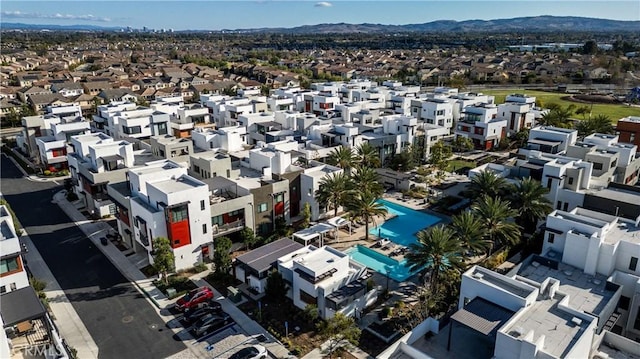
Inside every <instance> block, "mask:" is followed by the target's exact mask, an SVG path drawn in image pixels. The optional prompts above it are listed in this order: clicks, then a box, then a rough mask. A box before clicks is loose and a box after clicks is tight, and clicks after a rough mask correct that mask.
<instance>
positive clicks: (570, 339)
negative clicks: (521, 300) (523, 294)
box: [504, 295, 590, 358]
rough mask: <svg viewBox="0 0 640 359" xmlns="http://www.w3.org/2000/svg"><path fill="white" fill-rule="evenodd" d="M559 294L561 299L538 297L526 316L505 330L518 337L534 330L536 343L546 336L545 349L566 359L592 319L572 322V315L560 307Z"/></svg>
mask: <svg viewBox="0 0 640 359" xmlns="http://www.w3.org/2000/svg"><path fill="white" fill-rule="evenodd" d="M556 296H557V297H558V298H553V299H539V300H537V301H535V302H534V303H533V304H531V305H530V306H528V307H526V308H525V309H524V313H523V315H521V316H520V317H519V318H518V320H517V321H514V322H513V323H511V325H510V326H509V327H507V328H505V329H504V331H505V332H506V333H507V334H509V335H511V336H513V337H515V338H520V337H522V336H524V335H526V334H527V333H529V332H530V331H533V340H532V342H534V343H535V342H536V341H537V340H538V338H540V336H542V335H544V351H545V352H546V353H549V354H551V355H553V356H554V357H556V358H565V357H566V356H567V354H568V352H569V351H570V350H571V349H572V348H573V346H574V344H575V343H576V342H577V341H578V339H579V338H580V337H581V336H582V334H583V333H584V332H585V330H586V328H587V327H588V326H589V324H590V322H588V321H586V320H581V321H580V323H579V324H576V322H573V321H572V319H573V318H574V316H573V314H571V313H569V312H567V311H564V310H560V309H559V308H558V302H559V301H560V300H561V299H562V298H561V297H560V296H559V295H556Z"/></svg>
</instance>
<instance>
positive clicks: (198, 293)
mask: <svg viewBox="0 0 640 359" xmlns="http://www.w3.org/2000/svg"><path fill="white" fill-rule="evenodd" d="M212 298H213V291H212V290H211V288H209V287H200V288H197V289H194V290H192V291H190V292H189V293H187V294H185V295H184V297H182V298H180V299H178V301H177V302H176V309H178V310H179V311H181V312H182V311H185V310H187V309H193V308H195V307H197V306H198V304H200V303H204V302H206V301H208V300H210V299H212Z"/></svg>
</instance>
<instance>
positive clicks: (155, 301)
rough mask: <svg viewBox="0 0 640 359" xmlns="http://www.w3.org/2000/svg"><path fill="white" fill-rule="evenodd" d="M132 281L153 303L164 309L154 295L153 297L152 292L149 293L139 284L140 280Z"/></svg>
mask: <svg viewBox="0 0 640 359" xmlns="http://www.w3.org/2000/svg"><path fill="white" fill-rule="evenodd" d="M131 283H133V285H134V286H136V288H138V290H139V291H141V292H142V293H143V294H144V295H145V296H146V297H147V298H149V299H150V300H151V303H153V305H155V306H156V308H158V309H160V310H162V307H161V306H160V303H158V301H157V300H156V299H155V298H154V297H152V296H151V294H149V292H147V291H146V290H144V288H142V287H141V286H140V284H138V282H136V281H131Z"/></svg>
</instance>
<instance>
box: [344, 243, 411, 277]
mask: <svg viewBox="0 0 640 359" xmlns="http://www.w3.org/2000/svg"><path fill="white" fill-rule="evenodd" d="M345 253H347V254H348V255H349V256H350V257H351V258H352V259H353V260H355V261H356V262H358V263H360V264H363V265H365V266H367V267H369V268H371V269H373V270H375V271H376V272H378V273H381V274H384V275H386V276H388V277H389V278H391V279H393V280H395V281H397V282H403V281H405V280H407V279H408V278H410V277H411V276H413V275H414V274H415V272H411V271H410V270H409V266H408V265H407V261H406V260H402V261H398V260H396V259H393V258H390V257H388V256H386V255H384V254H382V253H380V252H378V251H376V250H374V249H371V248H367V247H366V246H363V245H361V244H358V245H356V246H355V247H351V248H349V249H348V250H346V251H345Z"/></svg>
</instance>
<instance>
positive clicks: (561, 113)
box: [539, 104, 575, 128]
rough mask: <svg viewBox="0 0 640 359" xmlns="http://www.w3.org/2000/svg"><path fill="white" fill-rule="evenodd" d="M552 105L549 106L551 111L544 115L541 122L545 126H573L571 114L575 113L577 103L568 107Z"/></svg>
mask: <svg viewBox="0 0 640 359" xmlns="http://www.w3.org/2000/svg"><path fill="white" fill-rule="evenodd" d="M552 105H553V106H552ZM552 105H549V106H548V107H549V112H547V113H545V114H544V115H542V118H541V119H540V121H539V123H540V124H541V125H544V126H554V127H563V128H569V127H571V115H573V113H574V110H575V105H569V106H567V107H562V106H560V105H556V104H552Z"/></svg>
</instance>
